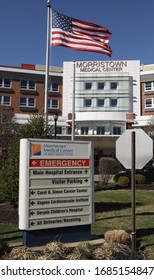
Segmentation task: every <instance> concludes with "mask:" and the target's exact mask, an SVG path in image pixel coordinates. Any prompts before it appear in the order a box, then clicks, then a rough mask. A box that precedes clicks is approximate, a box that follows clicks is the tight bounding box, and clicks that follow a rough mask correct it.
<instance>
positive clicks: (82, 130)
mask: <svg viewBox="0 0 154 280" xmlns="http://www.w3.org/2000/svg"><path fill="white" fill-rule="evenodd" d="M88 131H89V127H88V126H85V127H81V135H88Z"/></svg>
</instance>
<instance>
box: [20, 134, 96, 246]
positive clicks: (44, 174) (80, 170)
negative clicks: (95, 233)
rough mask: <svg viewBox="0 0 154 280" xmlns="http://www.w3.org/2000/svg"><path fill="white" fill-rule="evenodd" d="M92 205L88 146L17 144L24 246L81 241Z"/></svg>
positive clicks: (40, 142) (74, 143)
mask: <svg viewBox="0 0 154 280" xmlns="http://www.w3.org/2000/svg"><path fill="white" fill-rule="evenodd" d="M93 201H94V200H93V150H92V144H91V142H81V141H80V142H79V141H78V142H77V141H57V140H56V141H55V140H38V139H22V140H21V142H20V177H19V228H20V229H21V230H23V231H24V243H25V245H26V246H37V245H41V244H42V242H43V243H47V242H49V241H51V240H52V239H53V240H56V238H57V239H58V240H61V241H63V240H65V241H66V240H67V241H68V242H69V241H70V238H71V240H73V241H78V240H80V238H82V239H84V238H85V236H86V238H87V235H89V234H90V233H89V227H90V225H91V224H92V223H93V218H94V205H93ZM66 232H67V233H66Z"/></svg>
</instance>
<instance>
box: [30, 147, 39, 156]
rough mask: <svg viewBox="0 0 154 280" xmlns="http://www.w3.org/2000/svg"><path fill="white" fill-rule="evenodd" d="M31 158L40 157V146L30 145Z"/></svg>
mask: <svg viewBox="0 0 154 280" xmlns="http://www.w3.org/2000/svg"><path fill="white" fill-rule="evenodd" d="M31 154H32V156H41V144H32V150H31Z"/></svg>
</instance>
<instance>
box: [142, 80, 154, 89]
mask: <svg viewBox="0 0 154 280" xmlns="http://www.w3.org/2000/svg"><path fill="white" fill-rule="evenodd" d="M144 88H145V91H150V90H154V82H146V83H145V84H144Z"/></svg>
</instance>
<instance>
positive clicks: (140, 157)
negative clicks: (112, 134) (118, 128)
mask: <svg viewBox="0 0 154 280" xmlns="http://www.w3.org/2000/svg"><path fill="white" fill-rule="evenodd" d="M132 131H134V132H135V143H136V145H135V154H136V155H135V157H136V163H135V167H136V169H142V168H143V167H144V166H145V165H146V164H147V163H148V162H149V160H150V159H151V158H152V157H153V141H152V139H151V138H150V137H149V136H148V135H147V134H146V133H145V132H144V131H143V130H142V129H128V130H126V131H125V132H124V133H123V134H122V135H121V136H120V137H119V138H118V140H117V141H116V157H117V159H118V160H119V161H120V162H121V163H122V164H123V166H124V167H125V168H127V169H131V144H132V143H131V142H132V141H131V134H132Z"/></svg>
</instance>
